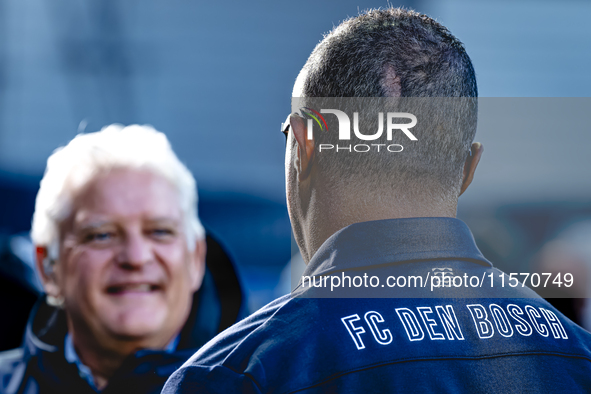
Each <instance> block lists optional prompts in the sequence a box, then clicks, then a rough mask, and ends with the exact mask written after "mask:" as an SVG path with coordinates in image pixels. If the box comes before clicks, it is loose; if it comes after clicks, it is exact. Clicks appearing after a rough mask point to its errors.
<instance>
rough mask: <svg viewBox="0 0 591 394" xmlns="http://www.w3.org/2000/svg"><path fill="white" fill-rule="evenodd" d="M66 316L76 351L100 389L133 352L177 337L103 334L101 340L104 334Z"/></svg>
mask: <svg viewBox="0 0 591 394" xmlns="http://www.w3.org/2000/svg"><path fill="white" fill-rule="evenodd" d="M67 320H68V332H69V333H70V335H71V336H72V342H73V344H74V347H75V349H76V354H77V355H78V357H79V358H80V361H82V363H83V364H84V365H86V366H87V367H88V368H89V369H90V371H91V372H92V376H93V378H94V383H95V385H96V387H97V389H99V390H102V389H104V388H105V387H106V386H107V383H108V382H109V379H110V378H111V377H112V376H113V374H114V373H115V371H116V370H117V369H118V368H119V367H120V366H121V364H122V363H123V360H124V359H125V358H126V357H128V356H129V355H130V354H133V353H135V352H136V351H138V350H139V349H144V348H151V349H164V348H165V347H166V345H167V344H168V343H170V341H171V340H172V338H173V337H174V336H173V337H171V338H168V339H164V340H163V339H162V338H158V339H155V340H154V339H152V340H148V341H146V339H141V340H137V339H135V340H133V339H129V338H121V339H113V338H109V339H108V340H106V339H104V338H103V340H101V338H97V337H95V336H94V335H92V334H91V333H90V332H89V331H88V330H84V329H83V328H82V327H80V325H79V324H76V322H75V321H73V320H72V319H71V318H70V316H68V318H67ZM147 342H149V344H147ZM105 344H108V345H105Z"/></svg>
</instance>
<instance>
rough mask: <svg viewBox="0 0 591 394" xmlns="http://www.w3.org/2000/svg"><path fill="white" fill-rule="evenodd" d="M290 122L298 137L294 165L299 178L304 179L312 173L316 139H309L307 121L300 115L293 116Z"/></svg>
mask: <svg viewBox="0 0 591 394" xmlns="http://www.w3.org/2000/svg"><path fill="white" fill-rule="evenodd" d="M289 124H290V126H291V130H292V132H293V136H294V137H295V139H296V145H297V150H298V151H297V157H296V159H295V162H294V165H295V166H296V170H297V172H298V180H299V181H303V180H304V179H306V178H307V177H308V175H310V170H311V169H312V161H313V159H314V140H313V139H308V138H307V136H306V134H307V128H306V122H305V120H304V119H303V118H300V117H299V116H291V117H290V118H289Z"/></svg>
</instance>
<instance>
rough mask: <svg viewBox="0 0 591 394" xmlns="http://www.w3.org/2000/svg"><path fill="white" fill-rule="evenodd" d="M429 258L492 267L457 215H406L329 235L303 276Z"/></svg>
mask: <svg viewBox="0 0 591 394" xmlns="http://www.w3.org/2000/svg"><path fill="white" fill-rule="evenodd" d="M426 260H465V261H472V262H474V263H477V264H481V265H485V266H489V267H490V266H492V264H491V263H490V262H489V261H488V260H486V258H484V256H483V255H482V253H481V252H480V250H478V247H477V246H476V243H475V241H474V237H473V236H472V233H471V232H470V229H469V228H468V226H467V225H466V224H465V223H464V222H462V221H461V220H459V219H455V218H406V219H387V220H376V221H371V222H362V223H355V224H352V225H350V226H347V227H345V228H343V229H341V230H339V231H337V232H336V233H334V234H333V235H332V236H331V237H330V238H328V239H327V240H326V241H325V242H324V243H323V244H322V246H321V247H320V249H318V251H316V254H314V256H313V257H312V259H311V260H310V263H309V264H308V266H307V267H306V270H305V271H304V275H306V276H311V275H325V274H329V273H332V272H335V271H344V270H347V269H353V268H358V267H362V266H363V267H369V266H377V265H384V264H397V263H406V262H409V261H426Z"/></svg>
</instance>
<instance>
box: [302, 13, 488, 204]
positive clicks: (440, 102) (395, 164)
mask: <svg viewBox="0 0 591 394" xmlns="http://www.w3.org/2000/svg"><path fill="white" fill-rule="evenodd" d="M293 96H294V97H301V99H295V101H297V102H298V104H297V105H298V106H305V105H306V104H309V102H310V101H314V99H312V98H319V97H323V98H327V97H358V98H370V97H371V98H376V97H382V98H386V97H394V98H401V99H398V100H390V102H391V103H393V104H388V105H391V108H393V110H395V111H396V112H409V113H413V114H415V115H416V116H417V119H418V123H417V125H416V126H415V127H414V128H413V129H412V133H413V135H414V136H416V138H417V141H409V140H408V139H406V138H405V136H404V135H403V134H402V133H400V134H401V135H400V136H398V137H399V138H400V139H399V140H398V141H388V140H386V133H383V134H382V137H381V138H380V139H379V140H376V141H372V143H374V144H386V145H387V144H392V143H393V142H400V144H401V145H403V146H404V149H403V151H402V152H398V153H392V152H389V151H386V149H385V148H384V149H381V150H380V151H379V152H378V150H377V149H376V147H374V148H372V149H371V150H370V151H368V152H362V153H360V152H351V153H350V154H349V152H348V151H342V150H341V151H336V150H330V151H322V152H320V154H318V155H317V158H316V159H317V160H318V168H319V171H321V172H322V174H323V177H324V178H325V179H326V180H327V182H328V183H329V184H332V185H338V184H340V185H343V182H342V179H347V181H348V182H347V185H349V186H348V188H349V190H347V192H351V190H355V189H357V190H363V193H364V194H365V196H367V193H372V192H373V193H375V194H376V196H378V195H381V197H383V196H384V193H390V192H393V193H394V194H396V195H397V196H398V197H400V198H406V199H407V200H408V199H412V198H417V197H419V196H421V195H423V196H424V194H425V193H427V194H429V195H430V196H435V199H436V200H439V201H453V200H456V201H457V197H458V195H459V191H460V187H461V185H462V170H463V167H464V162H465V161H466V158H467V156H468V155H469V152H470V145H471V142H472V140H473V138H474V134H475V132H476V120H477V102H476V97H477V96H478V91H477V86H476V78H475V74H474V69H473V67H472V63H471V61H470V58H469V57H468V55H467V54H466V51H465V49H464V46H463V45H462V43H461V42H460V41H459V40H458V39H456V38H455V37H454V36H453V35H452V34H451V33H450V32H449V31H448V30H447V29H446V28H445V27H444V26H442V25H441V24H439V23H438V22H436V21H435V20H433V19H431V18H429V17H427V16H425V15H421V14H419V13H416V12H414V11H410V10H403V9H392V8H391V9H386V10H371V11H368V12H366V13H364V14H362V15H360V16H357V17H355V18H351V19H349V20H347V21H345V22H343V23H341V24H340V25H339V26H337V27H336V28H335V29H333V31H331V32H330V33H329V34H328V35H327V36H326V37H325V38H324V39H323V40H322V42H320V43H319V44H318V45H317V46H316V48H315V49H314V51H313V53H312V54H311V55H310V57H309V59H308V61H307V63H306V65H305V66H304V68H303V69H302V71H301V72H300V75H299V76H298V78H297V81H296V84H295V86H294V91H293ZM427 98H428V99H427ZM384 100H385V99H384ZM384 100H382V101H380V103H383V102H384ZM378 101H379V100H378ZM386 102H387V101H386ZM375 103H376V101H375V99H374V102H372V101H369V99H366V100H365V101H364V103H363V104H360V105H361V106H364V107H366V108H368V107H374V108H375V107H376V105H374V104H375ZM380 105H381V104H380ZM374 115H375V114H372V115H371V116H369V117H367V118H368V119H369V118H375V119H374V120H373V122H374V123H373V124H371V123H369V127H368V126H365V127H368V128H367V129H370V131H371V132H372V133H373V132H375V128H376V127H377V123H376V120H377V116H374ZM362 117H363V115H360V119H361V118H362ZM332 118H333V116H332V115H329V116H326V120H327V122H330V121H331V120H333V121H334V119H332ZM360 124H361V123H360ZM330 128H331V127H330V124H329V129H330ZM314 140H315V145H316V146H317V147H318V146H319V145H320V144H323V143H326V144H333V145H337V144H339V140H338V135H336V134H335V133H314ZM402 141H404V142H402ZM340 142H341V145H343V144H342V142H343V141H340ZM347 142H350V141H347ZM339 179H340V181H339ZM369 183H371V184H369ZM370 185H371V187H369V188H368V187H363V186H370Z"/></svg>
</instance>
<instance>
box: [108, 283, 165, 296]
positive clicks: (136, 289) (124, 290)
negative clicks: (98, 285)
mask: <svg viewBox="0 0 591 394" xmlns="http://www.w3.org/2000/svg"><path fill="white" fill-rule="evenodd" d="M160 290H162V286H160V285H157V284H153V283H121V284H115V285H111V286H108V287H107V294H112V295H124V294H149V293H153V292H156V291H160Z"/></svg>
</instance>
